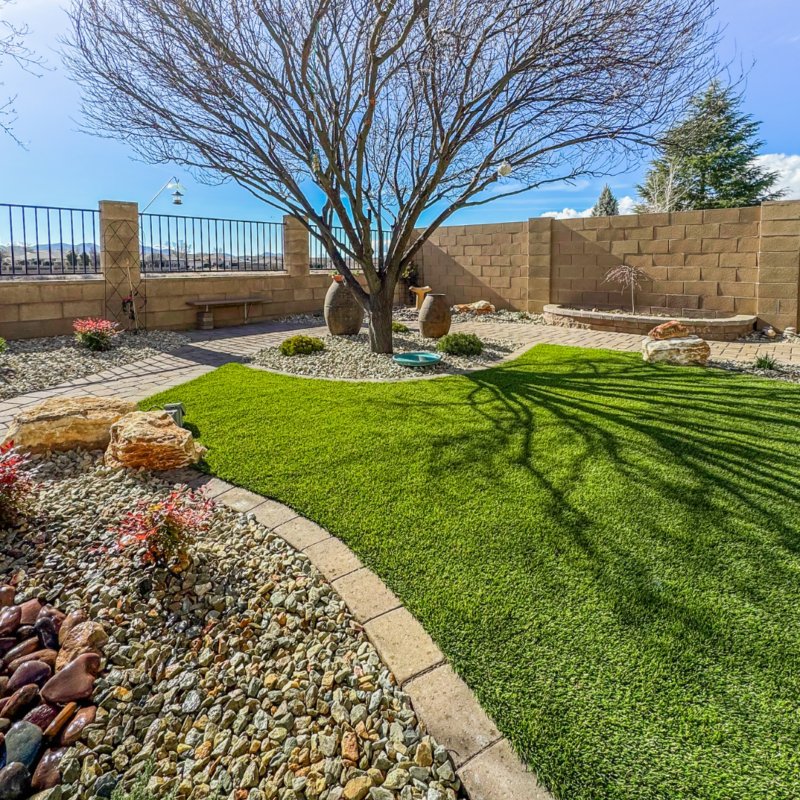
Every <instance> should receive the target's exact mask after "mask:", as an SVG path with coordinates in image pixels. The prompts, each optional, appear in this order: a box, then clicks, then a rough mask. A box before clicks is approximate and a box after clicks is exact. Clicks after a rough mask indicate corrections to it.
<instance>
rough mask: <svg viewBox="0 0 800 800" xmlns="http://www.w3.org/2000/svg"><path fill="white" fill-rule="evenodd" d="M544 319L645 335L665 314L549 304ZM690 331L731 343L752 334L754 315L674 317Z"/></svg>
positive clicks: (707, 337)
mask: <svg viewBox="0 0 800 800" xmlns="http://www.w3.org/2000/svg"><path fill="white" fill-rule="evenodd" d="M544 318H545V322H547V323H548V324H549V325H559V326H561V327H564V328H583V329H585V330H593V331H611V332H613V333H636V334H641V335H642V336H647V334H648V332H649V331H650V330H651V329H652V328H654V327H655V326H656V325H661V324H662V323H663V322H665V321H666V320H667V318H666V317H656V316H650V315H646V314H619V313H612V312H610V311H590V310H588V309H582V308H565V307H564V306H560V305H557V304H555V303H551V304H550V305H546V306H545V307H544ZM675 319H679V320H680V322H682V323H683V324H684V325H685V326H686V327H687V328H688V329H689V331H690V332H691V333H693V334H695V335H696V336H700V337H701V338H703V339H710V340H711V341H714V342H733V341H735V340H736V339H740V338H741V337H743V336H747V335H748V334H750V333H752V332H753V330H754V329H755V325H756V317H754V316H748V315H746V314H738V315H736V316H734V317H720V318H718V319H717V318H708V317H696V318H691V317H675Z"/></svg>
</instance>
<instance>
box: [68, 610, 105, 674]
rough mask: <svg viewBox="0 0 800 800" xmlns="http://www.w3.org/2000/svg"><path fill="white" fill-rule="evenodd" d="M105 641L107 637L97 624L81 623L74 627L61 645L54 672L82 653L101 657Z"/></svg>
mask: <svg viewBox="0 0 800 800" xmlns="http://www.w3.org/2000/svg"><path fill="white" fill-rule="evenodd" d="M107 641H108V636H107V635H106V632H105V631H104V630H103V626H102V625H101V624H100V623H99V622H82V623H81V624H80V625H76V626H75V627H74V628H73V629H72V630H71V631H70V632H69V633H68V634H67V636H66V637H65V639H64V641H63V642H62V643H61V650H59V651H58V658H57V659H56V672H60V671H61V670H62V669H64V667H66V666H67V664H69V663H70V661H74V660H75V659H76V658H77V657H78V656H79V655H81V654H83V653H97V655H98V656H101V655H102V654H103V653H102V650H101V649H100V648H101V647H102V646H103V645H104V644H105V643H106V642H107Z"/></svg>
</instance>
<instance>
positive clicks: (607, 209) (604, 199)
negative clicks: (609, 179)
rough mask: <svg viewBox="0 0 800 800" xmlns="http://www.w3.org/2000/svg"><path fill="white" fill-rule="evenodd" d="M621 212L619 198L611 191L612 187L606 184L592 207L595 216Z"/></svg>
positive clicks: (612, 214) (609, 215)
mask: <svg viewBox="0 0 800 800" xmlns="http://www.w3.org/2000/svg"><path fill="white" fill-rule="evenodd" d="M617 214H619V203H618V202H617V198H616V197H614V195H613V194H612V193H611V189H610V188H609V187H608V184H606V185H605V186H604V187H603V191H602V192H600V198H599V199H598V201H597V204H596V205H595V207H594V208H593V209H592V216H593V217H614V216H616V215H617Z"/></svg>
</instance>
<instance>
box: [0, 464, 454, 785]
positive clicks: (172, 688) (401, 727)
mask: <svg viewBox="0 0 800 800" xmlns="http://www.w3.org/2000/svg"><path fill="white" fill-rule="evenodd" d="M99 455H100V454H86V453H78V452H72V453H67V454H55V455H52V456H49V457H46V458H45V457H39V458H38V459H37V460H36V461H35V462H34V464H33V473H34V476H35V478H36V480H38V481H40V482H41V484H42V490H41V492H40V494H39V497H38V499H37V500H36V511H37V513H38V520H37V522H36V523H35V524H34V523H30V524H29V525H28V526H27V527H26V528H23V529H18V530H13V531H2V530H0V582H2V581H5V582H12V583H13V584H14V585H15V586H16V589H17V596H16V598H15V602H17V603H20V602H22V601H23V600H27V599H29V598H34V597H38V598H41V599H42V600H46V601H47V602H49V603H52V604H54V605H55V606H57V607H58V608H60V609H61V610H62V611H65V612H68V611H71V610H74V609H78V608H83V609H86V610H88V613H89V617H90V618H91V619H93V620H95V621H97V622H99V623H100V624H102V626H103V627H104V629H105V631H106V633H107V634H108V636H109V639H108V642H107V644H106V645H105V646H104V648H103V650H104V653H105V656H106V658H107V659H108V663H107V665H106V666H105V668H104V670H103V671H102V672H101V673H100V676H99V678H98V679H97V682H96V684H95V691H94V697H93V700H92V702H93V703H94V704H95V706H96V707H97V713H96V718H95V721H94V723H93V724H89V725H88V726H87V727H85V728H84V730H83V734H82V737H81V739H80V740H79V741H78V742H77V743H76V744H74V745H73V746H72V747H71V748H70V749H69V750H68V751H66V752H65V754H64V756H63V759H62V760H61V762H60V770H61V777H62V781H63V783H62V785H61V786H60V787H56V789H53V790H50V792H52V794H50V793H45V795H41V796H39V795H37V800H39V798H40V797H41V800H45V797H46V800H57V798H60V800H70V799H71V798H82V799H85V800H88V798H93V797H95V796H99V797H108V796H109V795H110V794H111V791H112V790H113V789H114V787H115V786H117V785H118V784H120V783H122V784H123V785H125V786H126V787H129V786H130V785H131V784H132V783H133V782H134V780H135V779H136V778H137V777H138V776H139V775H141V774H142V773H143V771H144V770H145V768H146V767H147V766H150V767H152V768H153V769H154V772H153V774H152V776H151V777H150V779H149V787H150V788H151V790H152V791H153V795H152V796H153V798H156V797H158V798H166V797H168V796H170V793H171V792H173V791H174V792H176V795H177V797H178V798H187V800H189V799H190V800H202V799H203V798H207V797H210V798H226V799H227V798H230V800H303V798H305V799H306V800H341V798H344V799H345V800H361V798H369V800H456V798H459V797H462V796H463V795H462V794H461V789H460V783H459V781H458V779H457V777H456V776H455V772H454V768H453V763H452V761H451V760H450V758H449V756H448V754H447V752H446V750H445V748H444V747H441V746H439V745H438V744H437V743H436V741H435V740H433V739H432V738H431V737H429V736H427V735H426V732H425V731H424V730H423V728H422V727H421V725H420V724H419V722H418V720H417V718H416V716H415V714H414V711H413V710H412V708H411V706H410V702H409V698H408V696H407V695H406V694H404V693H403V692H402V691H401V690H400V689H399V688H398V687H397V686H396V685H395V681H394V677H393V676H392V675H391V673H390V672H389V671H388V670H387V668H386V667H385V666H384V665H383V664H382V663H381V660H380V657H379V656H378V654H377V652H376V651H375V649H374V648H373V647H372V645H371V644H370V643H369V641H368V640H367V638H366V636H365V634H364V632H363V630H362V629H361V627H360V626H359V625H358V624H357V623H356V622H355V621H354V620H353V619H352V617H351V616H350V614H349V612H348V611H347V608H346V606H345V604H344V602H343V601H342V600H341V599H340V598H339V597H338V595H337V594H336V593H335V592H334V591H333V589H332V588H331V586H330V585H329V584H328V583H327V582H326V581H325V579H324V578H323V577H322V575H321V574H320V573H319V572H318V571H317V570H316V568H315V567H314V566H313V565H312V564H311V562H310V561H309V559H308V557H307V556H305V555H303V554H302V553H298V552H297V551H295V550H293V549H292V548H291V547H289V545H287V544H286V543H285V542H284V541H283V540H282V539H280V538H279V537H278V536H276V535H275V534H273V533H271V532H270V531H269V530H268V529H266V528H265V527H263V526H262V525H259V524H258V523H257V522H256V521H255V519H254V517H253V516H252V515H247V514H241V513H237V512H234V511H232V510H230V509H228V508H225V507H222V506H217V507H216V509H215V510H214V512H213V520H212V524H211V527H210V530H209V532H208V533H207V534H204V535H202V536H201V538H200V539H199V540H198V542H197V544H195V545H193V546H192V547H191V548H190V551H189V556H190V562H191V563H190V565H189V566H188V567H187V568H186V569H184V570H183V571H180V572H172V571H168V570H165V569H156V568H154V567H153V566H151V565H145V564H143V563H141V561H140V559H139V557H138V554H135V553H130V552H129V551H128V550H126V551H122V552H119V551H118V550H116V549H115V547H114V545H115V541H116V537H115V534H113V533H112V532H110V531H109V526H113V525H115V524H116V523H118V521H119V519H120V517H121V516H122V514H123V513H124V512H125V511H127V510H130V509H131V507H132V506H133V505H134V504H135V502H136V501H137V500H138V499H141V498H146V499H148V500H157V499H159V498H162V497H164V496H165V495H166V494H167V493H168V492H169V491H170V488H171V487H170V484H169V483H168V482H167V481H166V479H164V478H163V477H159V476H157V475H154V474H151V473H147V472H143V471H140V472H134V471H127V470H124V469H120V470H110V469H108V468H106V467H104V466H102V465H101V462H100V461H99V460H98V456H99ZM0 775H2V773H1V772H0ZM0 794H2V787H1V786H0Z"/></svg>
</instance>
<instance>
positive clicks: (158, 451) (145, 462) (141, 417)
mask: <svg viewBox="0 0 800 800" xmlns="http://www.w3.org/2000/svg"><path fill="white" fill-rule="evenodd" d="M205 451H206V449H205V447H202V446H201V445H199V444H197V443H196V442H195V440H194V437H193V436H192V434H191V433H190V432H189V431H187V430H186V429H185V428H180V427H178V426H177V425H176V424H175V422H174V421H173V419H172V417H171V416H170V415H169V414H167V412H166V411H136V412H134V413H132V414H128V415H127V416H125V417H123V418H122V419H120V420H119V421H118V422H115V423H114V424H113V425H112V426H111V442H110V443H109V445H108V450H106V459H105V460H106V466H109V467H120V466H122V467H144V468H145V469H155V470H164V469H177V468H178V467H186V466H188V465H189V464H195V463H197V462H198V461H199V460H200V459H201V458H202V456H203V453H205Z"/></svg>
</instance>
